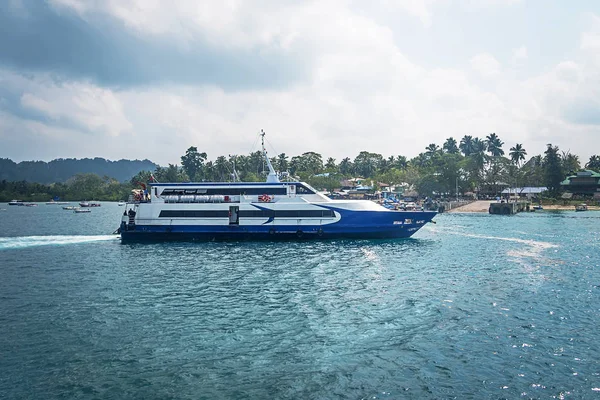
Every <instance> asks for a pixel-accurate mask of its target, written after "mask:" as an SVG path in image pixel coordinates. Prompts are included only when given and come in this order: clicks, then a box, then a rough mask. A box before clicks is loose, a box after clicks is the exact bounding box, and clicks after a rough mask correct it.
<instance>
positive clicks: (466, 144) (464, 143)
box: [458, 135, 475, 157]
mask: <svg viewBox="0 0 600 400" xmlns="http://www.w3.org/2000/svg"><path fill="white" fill-rule="evenodd" d="M458 148H459V149H460V151H462V153H463V154H464V155H465V157H468V156H470V155H471V154H473V153H474V152H475V148H474V147H473V136H471V135H465V136H464V137H463V138H462V139H461V140H460V145H459V146H458Z"/></svg>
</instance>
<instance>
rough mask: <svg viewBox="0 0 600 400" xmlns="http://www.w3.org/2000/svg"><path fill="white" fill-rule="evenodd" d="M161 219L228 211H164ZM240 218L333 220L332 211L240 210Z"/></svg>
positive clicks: (222, 214)
mask: <svg viewBox="0 0 600 400" xmlns="http://www.w3.org/2000/svg"><path fill="white" fill-rule="evenodd" d="M158 217H159V218H225V217H229V212H228V211H227V210H162V211H161V212H160V214H159V216H158ZM239 217H240V218H333V217H335V213H334V212H333V211H332V210H240V211H239Z"/></svg>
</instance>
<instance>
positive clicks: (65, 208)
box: [63, 206, 79, 210]
mask: <svg viewBox="0 0 600 400" xmlns="http://www.w3.org/2000/svg"><path fill="white" fill-rule="evenodd" d="M76 208H79V207H75V206H65V207H63V210H74V209H76Z"/></svg>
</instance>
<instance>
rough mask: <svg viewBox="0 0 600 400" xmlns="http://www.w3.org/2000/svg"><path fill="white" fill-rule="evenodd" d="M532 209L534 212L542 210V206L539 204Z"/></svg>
mask: <svg viewBox="0 0 600 400" xmlns="http://www.w3.org/2000/svg"><path fill="white" fill-rule="evenodd" d="M533 209H534V210H543V209H544V207H542V205H541V204H539V205H537V206H533Z"/></svg>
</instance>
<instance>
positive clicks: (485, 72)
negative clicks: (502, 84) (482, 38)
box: [470, 53, 500, 78]
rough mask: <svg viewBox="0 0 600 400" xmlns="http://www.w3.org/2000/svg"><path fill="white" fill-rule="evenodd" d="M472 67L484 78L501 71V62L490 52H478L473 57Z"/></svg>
mask: <svg viewBox="0 0 600 400" xmlns="http://www.w3.org/2000/svg"><path fill="white" fill-rule="evenodd" d="M470 63H471V68H473V70H474V71H476V72H477V73H479V74H480V75H481V76H483V77H484V78H490V77H493V76H495V75H498V74H499V73H500V63H499V62H498V60H496V58H494V56H492V55H491V54H488V53H481V54H477V55H476V56H475V57H473V58H471V61H470Z"/></svg>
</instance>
